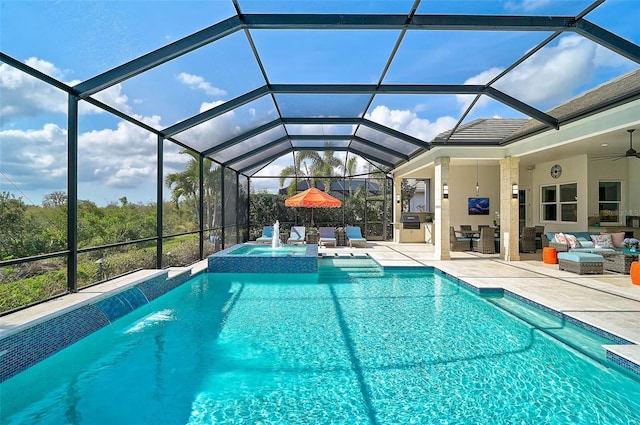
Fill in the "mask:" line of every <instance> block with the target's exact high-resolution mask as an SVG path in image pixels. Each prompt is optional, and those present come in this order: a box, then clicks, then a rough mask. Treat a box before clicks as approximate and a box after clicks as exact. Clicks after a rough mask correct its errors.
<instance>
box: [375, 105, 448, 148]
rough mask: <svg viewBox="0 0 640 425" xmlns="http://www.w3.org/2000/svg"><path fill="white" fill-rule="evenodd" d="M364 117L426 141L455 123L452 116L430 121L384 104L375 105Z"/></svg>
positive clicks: (413, 113)
mask: <svg viewBox="0 0 640 425" xmlns="http://www.w3.org/2000/svg"><path fill="white" fill-rule="evenodd" d="M366 118H367V119H370V120H371V121H374V122H377V123H379V124H382V125H386V126H387V127H390V128H393V129H394V130H398V131H401V132H403V133H407V134H409V135H411V136H413V137H417V138H418V139H420V140H424V141H426V142H429V141H431V140H432V139H433V138H434V137H435V136H436V135H438V134H440V133H441V132H443V131H446V130H449V129H451V128H452V127H453V126H454V125H455V123H456V120H455V119H454V118H452V117H439V118H438V119H437V120H436V121H435V122H431V121H429V120H428V119H424V118H419V117H418V116H417V115H416V113H415V112H412V111H409V110H399V109H393V110H392V109H389V108H388V107H386V106H384V105H379V106H376V108H375V109H374V110H373V111H372V112H371V114H367V115H366Z"/></svg>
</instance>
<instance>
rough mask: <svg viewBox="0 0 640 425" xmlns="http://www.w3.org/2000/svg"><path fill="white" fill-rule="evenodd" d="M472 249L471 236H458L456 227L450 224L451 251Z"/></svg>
mask: <svg viewBox="0 0 640 425" xmlns="http://www.w3.org/2000/svg"><path fill="white" fill-rule="evenodd" d="M470 249H471V238H468V237H466V236H458V234H457V233H456V229H454V228H453V226H449V250H450V251H469V250H470Z"/></svg>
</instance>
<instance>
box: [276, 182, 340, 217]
mask: <svg viewBox="0 0 640 425" xmlns="http://www.w3.org/2000/svg"><path fill="white" fill-rule="evenodd" d="M284 204H285V205H286V206H287V207H302V208H311V225H312V226H313V208H338V207H339V206H340V205H342V202H340V200H339V199H336V198H334V197H333V196H331V195H329V194H328V193H325V192H323V191H321V190H320V189H317V188H315V187H312V188H310V189H307V190H305V191H304V192H300V193H298V194H297V195H293V196H292V197H291V198H289V199H287V200H285V201H284Z"/></svg>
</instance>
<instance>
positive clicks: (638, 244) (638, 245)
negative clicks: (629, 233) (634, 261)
mask: <svg viewBox="0 0 640 425" xmlns="http://www.w3.org/2000/svg"><path fill="white" fill-rule="evenodd" d="M622 243H623V244H624V247H625V248H627V249H628V250H630V251H640V240H638V239H636V238H625V239H624V240H623V241H622Z"/></svg>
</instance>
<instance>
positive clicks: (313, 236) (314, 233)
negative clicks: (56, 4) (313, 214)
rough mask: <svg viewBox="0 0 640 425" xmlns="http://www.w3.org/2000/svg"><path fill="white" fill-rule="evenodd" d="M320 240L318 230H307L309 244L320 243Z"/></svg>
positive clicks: (311, 228)
mask: <svg viewBox="0 0 640 425" xmlns="http://www.w3.org/2000/svg"><path fill="white" fill-rule="evenodd" d="M318 239H319V237H318V228H317V227H309V230H307V243H318Z"/></svg>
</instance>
